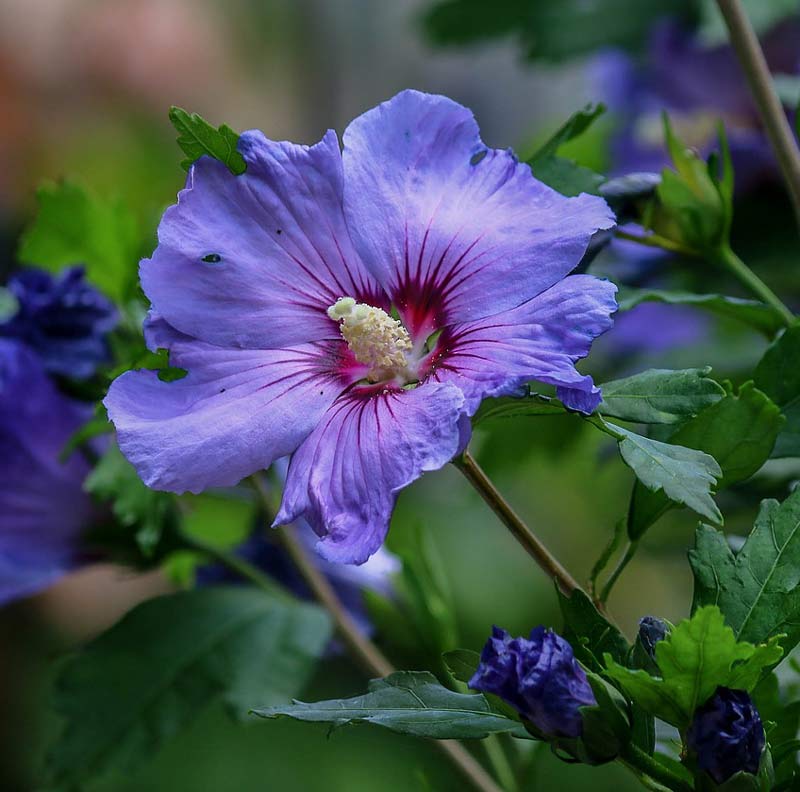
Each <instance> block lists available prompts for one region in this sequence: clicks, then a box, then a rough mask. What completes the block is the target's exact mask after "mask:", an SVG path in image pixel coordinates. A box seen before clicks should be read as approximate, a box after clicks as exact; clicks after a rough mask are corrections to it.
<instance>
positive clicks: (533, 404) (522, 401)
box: [472, 391, 567, 426]
mask: <svg viewBox="0 0 800 792" xmlns="http://www.w3.org/2000/svg"><path fill="white" fill-rule="evenodd" d="M566 412H567V408H566V407H565V406H564V405H563V404H562V403H561V402H560V401H559V400H558V399H553V398H550V397H549V396H543V395H542V394H540V393H533V392H530V391H529V392H528V393H527V394H526V395H524V396H519V397H515V396H503V397H501V398H499V399H484V400H483V401H482V402H481V406H480V407H479V408H478V411H477V412H476V413H475V415H474V416H473V417H472V425H473V426H477V425H478V424H479V423H482V422H483V421H488V420H489V419H491V418H518V417H520V416H527V417H533V416H538V415H564V414H565V413H566Z"/></svg>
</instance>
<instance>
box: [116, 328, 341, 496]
mask: <svg viewBox="0 0 800 792" xmlns="http://www.w3.org/2000/svg"><path fill="white" fill-rule="evenodd" d="M168 327H169V326H168V325H166V324H165V323H160V322H155V323H152V324H151V325H150V326H149V327H148V331H149V333H148V334H149V337H150V341H151V343H155V342H156V341H157V342H158V343H160V344H161V345H165V344H166V345H168V346H169V349H170V363H171V365H173V366H177V367H180V368H186V369H187V370H188V372H189V373H188V374H187V375H186V376H185V377H184V378H183V379H179V380H176V381H174V382H163V381H162V380H160V379H159V377H158V374H157V373H156V372H153V371H129V372H126V373H125V374H123V375H122V376H121V377H119V378H118V379H117V380H115V381H114V382H113V383H112V385H111V388H110V390H109V392H108V396H106V399H105V402H104V404H105V405H106V407H107V408H108V414H109V417H110V418H111V420H112V421H113V422H114V425H115V426H116V428H117V439H118V442H119V447H120V449H121V450H122V453H123V454H124V455H125V456H126V457H127V458H128V459H129V460H130V462H131V463H132V464H133V465H134V467H135V468H136V470H137V471H138V473H139V475H140V477H141V478H142V480H143V481H144V482H145V484H147V485H148V486H150V487H153V488H154V489H159V490H167V491H169V492H185V491H187V490H189V491H190V492H195V493H196V492H202V491H203V490H205V489H207V488H209V487H214V486H230V485H233V484H236V483H237V482H239V481H241V480H242V479H243V478H244V477H245V476H249V475H250V474H251V473H254V472H256V471H257V470H261V469H263V468H266V467H268V466H269V465H270V464H271V463H272V462H273V460H275V459H277V458H278V457H281V456H285V455H286V454H290V453H291V452H292V451H294V450H295V448H297V446H298V445H300V443H301V442H302V441H303V440H304V439H305V437H306V436H307V435H308V434H309V432H311V430H312V429H313V428H314V426H316V424H317V422H318V421H319V419H320V417H321V416H322V415H323V413H324V412H325V410H326V409H328V407H329V406H330V405H331V404H332V402H333V401H334V399H335V398H336V397H337V396H338V395H339V393H340V392H341V391H342V388H343V387H344V384H345V383H343V381H342V379H341V377H340V376H339V375H338V374H335V373H333V367H334V366H335V365H336V357H337V355H338V354H339V352H340V351H341V348H342V343H341V342H334V343H331V342H321V343H315V344H303V345H299V346H297V347H292V348H289V349H281V350H275V349H264V350H248V349H225V348H223V347H217V346H214V345H212V344H206V343H204V342H201V341H195V340H193V339H188V338H186V337H185V336H183V337H181V336H179V335H178V334H175V333H174V331H172V337H171V339H165V335H167V334H168V330H167V328H168Z"/></svg>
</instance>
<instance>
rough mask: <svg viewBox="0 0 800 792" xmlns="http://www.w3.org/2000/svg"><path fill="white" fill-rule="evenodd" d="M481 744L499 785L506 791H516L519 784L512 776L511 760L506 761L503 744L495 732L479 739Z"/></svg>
mask: <svg viewBox="0 0 800 792" xmlns="http://www.w3.org/2000/svg"><path fill="white" fill-rule="evenodd" d="M481 744H482V745H483V748H484V750H485V751H486V757H487V759H488V760H489V764H490V765H491V766H492V769H493V770H494V774H495V776H496V777H497V780H498V781H499V782H500V785H501V786H502V787H503V789H504V790H506V792H517V790H518V789H519V785H518V784H517V779H516V777H515V776H514V770H513V768H512V767H511V762H509V761H508V756H506V752H505V751H504V750H503V745H502V743H501V742H500V739H499V736H498V735H497V734H490V735H489V736H488V737H486V738H484V739H483V740H481Z"/></svg>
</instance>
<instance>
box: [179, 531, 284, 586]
mask: <svg viewBox="0 0 800 792" xmlns="http://www.w3.org/2000/svg"><path fill="white" fill-rule="evenodd" d="M182 539H183V542H184V543H185V544H186V546H187V547H189V548H190V549H192V550H196V551H197V552H199V553H203V554H204V555H207V556H209V557H210V558H212V559H214V561H216V562H217V563H219V564H222V566H224V567H227V568H228V569H230V570H231V572H233V573H234V574H236V575H238V576H239V577H241V578H243V579H245V580H247V581H249V582H250V583H252V584H253V585H254V586H256V587H257V588H260V589H262V590H263V591H267V592H269V593H270V594H272V595H274V596H276V597H279V598H281V599H284V600H290V599H293V597H292V595H291V594H290V593H289V592H288V591H287V590H286V589H285V588H284V587H283V586H281V584H280V583H278V582H277V581H275V580H273V579H272V578H271V577H268V576H267V575H265V574H264V573H263V572H261V571H260V570H259V569H258V568H257V567H255V566H253V565H252V564H250V563H248V562H247V561H245V560H244V559H243V558H239V556H237V555H235V554H234V553H231V552H229V551H228V550H223V549H222V548H221V547H215V546H214V545H211V544H208V543H207V542H203V541H202V540H200V539H195V538H194V537H192V536H187V535H186V534H183V536H182Z"/></svg>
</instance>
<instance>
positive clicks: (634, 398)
mask: <svg viewBox="0 0 800 792" xmlns="http://www.w3.org/2000/svg"><path fill="white" fill-rule="evenodd" d="M710 371H711V368H710V367H707V368H703V369H683V370H681V371H669V370H666V369H649V370H648V371H643V372H641V373H640V374H634V375H633V376H631V377H625V378H624V379H619V380H614V381H613V382H606V383H605V384H604V385H602V386H601V388H600V390H601V391H602V394H603V401H602V403H601V404H600V407H599V408H598V411H599V412H600V413H602V414H603V415H609V416H611V417H612V418H619V419H620V420H623V421H635V422H638V423H665V424H671V423H680V422H681V421H683V420H685V419H687V418H691V417H692V416H694V415H697V413H699V412H700V411H701V410H702V409H704V408H705V407H708V406H709V405H710V404H714V403H715V402H718V401H719V400H720V399H721V398H722V397H723V396H724V395H725V389H724V388H723V387H722V386H721V385H719V384H718V383H716V382H715V381H714V380H713V379H711V378H710V377H708V376H707V375H708V373H709V372H710Z"/></svg>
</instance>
